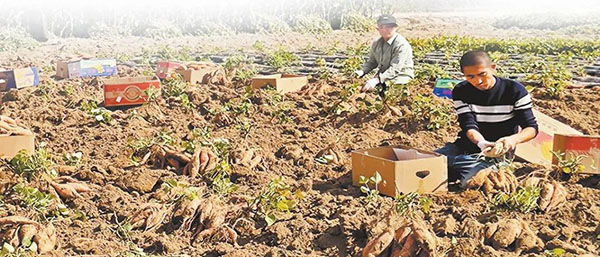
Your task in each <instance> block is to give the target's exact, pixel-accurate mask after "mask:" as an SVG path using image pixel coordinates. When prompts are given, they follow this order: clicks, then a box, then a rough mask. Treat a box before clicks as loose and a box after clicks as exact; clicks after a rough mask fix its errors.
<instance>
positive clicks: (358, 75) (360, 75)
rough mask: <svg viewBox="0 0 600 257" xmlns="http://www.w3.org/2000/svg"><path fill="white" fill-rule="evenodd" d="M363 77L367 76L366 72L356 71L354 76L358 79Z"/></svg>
mask: <svg viewBox="0 0 600 257" xmlns="http://www.w3.org/2000/svg"><path fill="white" fill-rule="evenodd" d="M363 75H365V72H364V71H362V70H357V71H354V76H356V77H357V78H360V77H362V76H363Z"/></svg>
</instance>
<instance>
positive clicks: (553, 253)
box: [550, 248, 566, 257]
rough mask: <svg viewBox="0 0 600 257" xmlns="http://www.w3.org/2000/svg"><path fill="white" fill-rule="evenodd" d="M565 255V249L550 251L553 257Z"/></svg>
mask: <svg viewBox="0 0 600 257" xmlns="http://www.w3.org/2000/svg"><path fill="white" fill-rule="evenodd" d="M565 253H566V251H565V249H562V248H554V249H552V250H550V254H551V255H552V256H557V257H559V256H563V255H564V254H565Z"/></svg>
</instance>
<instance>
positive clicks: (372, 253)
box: [362, 228, 394, 257]
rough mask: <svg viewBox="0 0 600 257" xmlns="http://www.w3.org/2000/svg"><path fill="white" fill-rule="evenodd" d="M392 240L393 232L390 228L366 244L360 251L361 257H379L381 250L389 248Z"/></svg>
mask: <svg viewBox="0 0 600 257" xmlns="http://www.w3.org/2000/svg"><path fill="white" fill-rule="evenodd" d="M393 239H394V231H393V229H392V228H389V229H388V230H386V231H384V232H383V233H381V234H379V235H378V236H377V237H375V238H374V239H372V240H371V241H369V242H368V243H367V245H366V246H365V248H364V249H363V251H362V257H376V256H379V254H381V253H382V252H383V250H385V249H386V248H387V247H388V246H390V244H391V243H392V240H393Z"/></svg>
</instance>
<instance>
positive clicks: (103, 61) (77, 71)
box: [56, 58, 117, 79]
mask: <svg viewBox="0 0 600 257" xmlns="http://www.w3.org/2000/svg"><path fill="white" fill-rule="evenodd" d="M113 75H117V61H116V60H115V59H113V58H98V59H97V58H93V59H85V58H84V59H81V60H71V61H58V62H57V63H56V76H57V77H59V78H65V79H67V78H79V77H81V78H87V77H108V76H113Z"/></svg>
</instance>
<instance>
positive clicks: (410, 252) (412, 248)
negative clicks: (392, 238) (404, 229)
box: [398, 233, 419, 257]
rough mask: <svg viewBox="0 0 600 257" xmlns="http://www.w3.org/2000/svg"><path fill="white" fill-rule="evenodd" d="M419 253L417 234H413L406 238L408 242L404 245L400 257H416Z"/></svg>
mask: <svg viewBox="0 0 600 257" xmlns="http://www.w3.org/2000/svg"><path fill="white" fill-rule="evenodd" d="M418 251H419V245H418V242H417V239H416V237H415V234H414V233H412V234H410V235H409V236H408V237H406V241H405V242H404V244H403V245H402V249H401V250H400V253H399V255H398V256H399V257H408V256H416V255H417V252H418Z"/></svg>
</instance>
